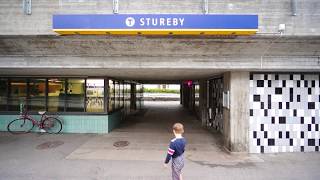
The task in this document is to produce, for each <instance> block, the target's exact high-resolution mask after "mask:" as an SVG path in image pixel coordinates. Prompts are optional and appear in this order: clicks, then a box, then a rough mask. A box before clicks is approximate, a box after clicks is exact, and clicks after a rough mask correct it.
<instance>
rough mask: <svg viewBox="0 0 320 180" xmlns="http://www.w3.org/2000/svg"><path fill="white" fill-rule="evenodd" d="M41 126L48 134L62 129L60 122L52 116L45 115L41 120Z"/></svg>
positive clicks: (56, 132)
mask: <svg viewBox="0 0 320 180" xmlns="http://www.w3.org/2000/svg"><path fill="white" fill-rule="evenodd" d="M42 127H43V129H44V130H46V131H47V133H49V134H58V133H59V132H60V131H61V130H62V123H61V121H60V120H59V119H57V118H54V117H47V118H46V119H45V120H43V123H42Z"/></svg>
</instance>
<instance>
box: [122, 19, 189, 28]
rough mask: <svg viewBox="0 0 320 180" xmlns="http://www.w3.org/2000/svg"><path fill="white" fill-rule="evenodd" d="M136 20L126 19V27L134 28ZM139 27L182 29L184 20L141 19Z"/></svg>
mask: <svg viewBox="0 0 320 180" xmlns="http://www.w3.org/2000/svg"><path fill="white" fill-rule="evenodd" d="M135 23H136V20H135V19H134V18H132V17H128V18H126V25H127V26H129V27H132V26H134V25H135ZM138 23H139V26H141V27H159V26H162V27H182V26H183V25H184V18H139V20H138Z"/></svg>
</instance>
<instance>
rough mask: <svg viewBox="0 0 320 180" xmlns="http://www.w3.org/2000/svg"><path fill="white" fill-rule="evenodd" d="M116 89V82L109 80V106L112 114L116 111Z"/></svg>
mask: <svg viewBox="0 0 320 180" xmlns="http://www.w3.org/2000/svg"><path fill="white" fill-rule="evenodd" d="M114 93H115V89H114V81H113V80H109V100H108V102H109V105H108V111H109V112H111V111H113V110H114V106H115V97H114Z"/></svg>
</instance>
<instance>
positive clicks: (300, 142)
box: [249, 74, 320, 153]
mask: <svg viewBox="0 0 320 180" xmlns="http://www.w3.org/2000/svg"><path fill="white" fill-rule="evenodd" d="M319 79H320V75H319V74H251V75H250V125H249V141H250V142H249V146H250V152H251V153H277V152H310V151H319V145H320V133H319V132H320V131H319V129H320V127H319V123H320V111H319V102H320V93H319V92H320V84H319Z"/></svg>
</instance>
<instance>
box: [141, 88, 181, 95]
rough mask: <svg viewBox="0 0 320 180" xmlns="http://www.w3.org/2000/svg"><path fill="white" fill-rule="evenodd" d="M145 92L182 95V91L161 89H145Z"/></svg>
mask: <svg viewBox="0 0 320 180" xmlns="http://www.w3.org/2000/svg"><path fill="white" fill-rule="evenodd" d="M143 92H146V93H175V94H180V90H175V89H160V88H155V89H147V88H144V89H143Z"/></svg>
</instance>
